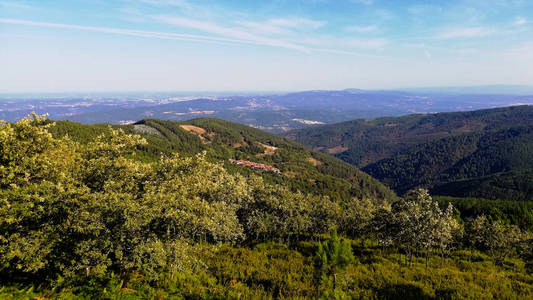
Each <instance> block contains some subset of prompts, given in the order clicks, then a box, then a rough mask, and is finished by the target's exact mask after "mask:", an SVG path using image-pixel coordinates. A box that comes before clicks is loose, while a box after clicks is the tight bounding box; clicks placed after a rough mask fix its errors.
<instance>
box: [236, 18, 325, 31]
mask: <svg viewBox="0 0 533 300" xmlns="http://www.w3.org/2000/svg"><path fill="white" fill-rule="evenodd" d="M237 24H239V25H241V26H244V27H245V28H247V29H248V30H252V31H255V32H259V33H267V34H286V33H291V32H292V31H293V30H297V31H302V30H314V29H318V28H320V27H322V26H324V25H325V24H326V22H324V21H315V20H311V19H306V18H286V19H270V20H267V21H265V22H251V21H238V22H237Z"/></svg>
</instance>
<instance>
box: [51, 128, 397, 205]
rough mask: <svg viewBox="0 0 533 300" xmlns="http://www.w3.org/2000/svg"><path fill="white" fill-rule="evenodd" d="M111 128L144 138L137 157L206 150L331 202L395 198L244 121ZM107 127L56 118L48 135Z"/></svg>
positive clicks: (90, 133)
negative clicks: (145, 141) (273, 170)
mask: <svg viewBox="0 0 533 300" xmlns="http://www.w3.org/2000/svg"><path fill="white" fill-rule="evenodd" d="M113 127H115V128H122V129H123V130H124V131H125V132H127V133H135V134H140V135H141V136H142V137H143V138H145V139H146V140H147V142H148V143H147V144H146V145H141V146H139V147H138V151H137V155H136V158H137V159H140V160H142V161H146V162H152V161H156V160H157V159H158V158H159V157H160V155H161V154H169V153H179V154H181V155H184V156H190V155H194V154H197V153H201V152H205V153H206V155H207V157H208V159H209V160H211V161H213V162H223V164H224V167H225V168H226V169H228V170H229V171H230V172H238V173H241V174H244V175H250V174H252V173H258V174H261V176H262V177H263V178H264V180H265V181H266V182H269V183H275V184H283V185H287V186H289V187H290V188H291V189H292V190H294V191H296V190H298V191H301V192H309V193H314V194H325V195H328V196H330V197H331V198H332V200H342V201H345V200H348V199H351V198H353V197H357V198H359V199H361V198H372V199H395V198H396V195H395V194H394V192H392V191H391V190H390V189H388V188H386V187H385V186H384V185H383V184H381V183H380V182H379V181H377V180H376V179H374V178H372V177H371V176H369V175H367V174H365V173H364V172H361V171H360V170H359V169H357V168H356V167H354V166H352V165H350V164H347V163H345V162H343V161H341V160H339V159H337V158H334V157H331V156H329V155H326V154H323V153H320V152H317V151H311V150H309V149H307V148H305V147H303V146H301V145H299V144H297V143H295V142H293V141H290V140H287V139H285V138H283V137H280V136H277V135H274V134H270V133H267V132H264V131H261V130H259V129H255V128H251V127H248V126H245V125H241V124H237V123H232V122H228V121H224V120H220V119H214V118H200V119H194V120H190V121H186V122H174V121H162V120H155V119H146V120H142V121H139V122H137V123H136V124H133V125H124V126H113ZM107 130H109V127H108V126H107V125H82V124H79V123H74V122H68V121H60V122H57V124H56V126H53V127H51V128H50V131H51V132H52V133H53V134H56V135H66V134H68V135H69V136H70V137H71V138H72V139H74V140H77V141H81V142H88V141H90V140H92V139H94V138H96V137H97V136H98V135H99V134H101V133H103V132H105V131H107ZM230 159H232V160H243V161H247V162H251V163H257V164H262V165H265V166H272V167H273V168H275V169H279V170H280V172H281V174H278V173H275V172H269V171H268V168H266V167H265V168H263V169H261V168H250V167H247V166H242V165H235V164H233V163H232V162H230Z"/></svg>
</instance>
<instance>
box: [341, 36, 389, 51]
mask: <svg viewBox="0 0 533 300" xmlns="http://www.w3.org/2000/svg"><path fill="white" fill-rule="evenodd" d="M343 44H345V45H346V46H348V47H350V48H355V49H366V50H381V49H383V48H384V47H385V46H386V45H387V44H389V41H388V40H386V39H348V40H346V41H344V42H343Z"/></svg>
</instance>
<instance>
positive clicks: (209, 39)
mask: <svg viewBox="0 0 533 300" xmlns="http://www.w3.org/2000/svg"><path fill="white" fill-rule="evenodd" d="M173 21H174V22H176V23H179V24H182V25H188V26H190V27H193V28H198V29H200V28H202V29H203V30H206V31H209V32H213V33H215V32H216V33H219V34H221V35H223V36H221V37H215V36H207V35H196V34H179V33H168V32H157V31H144V30H131V29H121V28H110V27H95V26H81V25H73V24H63V23H49V22H36V21H29V20H19V19H6V18H0V23H3V24H12V25H25V26H35V27H46V28H60V29H70V30H82V31H91V32H102V33H110V34H120V35H127V36H136V37H143V38H155V39H165V40H179V41H192V42H206V43H225V44H228V43H229V44H260V45H268V46H274V47H282V48H288V49H292V50H298V51H304V52H306V53H310V52H319V53H331V54H342V55H352V56H363V57H373V58H382V59H383V58H386V57H383V56H379V55H372V54H365V53H359V52H355V51H349V50H343V49H328V48H321V47H319V46H316V47H308V46H302V45H299V44H296V43H292V42H290V41H278V40H274V39H267V38H261V37H257V36H254V35H250V34H249V33H245V32H241V31H239V30H234V29H231V28H230V29H228V28H223V27H220V26H217V25H213V24H209V23H202V22H197V21H191V20H181V21H179V22H178V21H177V20H176V19H173ZM230 37H234V38H230ZM352 43H354V42H353V41H352ZM371 44H372V42H370V43H369V44H365V42H363V41H361V42H360V43H359V45H360V46H362V47H361V48H368V46H369V45H371Z"/></svg>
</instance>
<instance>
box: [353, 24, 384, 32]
mask: <svg viewBox="0 0 533 300" xmlns="http://www.w3.org/2000/svg"><path fill="white" fill-rule="evenodd" d="M376 30H378V27H377V26H375V25H368V26H348V27H346V31H348V32H356V33H370V32H375V31H376Z"/></svg>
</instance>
